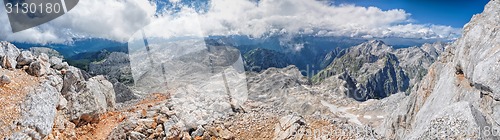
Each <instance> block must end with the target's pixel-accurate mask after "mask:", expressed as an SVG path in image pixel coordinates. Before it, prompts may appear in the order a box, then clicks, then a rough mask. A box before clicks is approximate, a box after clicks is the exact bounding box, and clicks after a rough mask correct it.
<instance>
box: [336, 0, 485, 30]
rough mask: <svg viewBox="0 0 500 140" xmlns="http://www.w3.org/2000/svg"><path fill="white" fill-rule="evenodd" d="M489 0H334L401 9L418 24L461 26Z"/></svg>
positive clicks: (384, 8)
mask: <svg viewBox="0 0 500 140" xmlns="http://www.w3.org/2000/svg"><path fill="white" fill-rule="evenodd" d="M488 1H489V0H335V1H334V3H335V4H336V5H337V4H341V3H343V4H355V5H359V6H365V7H367V6H374V7H378V8H380V9H382V10H390V9H403V10H405V11H406V12H408V13H411V18H412V19H413V20H415V21H414V22H415V23H418V24H439V25H449V26H452V27H455V28H462V27H463V26H464V25H465V24H466V23H467V22H469V21H470V19H471V18H472V16H473V15H474V14H477V13H481V12H482V11H483V9H484V6H485V5H486V3H488Z"/></svg>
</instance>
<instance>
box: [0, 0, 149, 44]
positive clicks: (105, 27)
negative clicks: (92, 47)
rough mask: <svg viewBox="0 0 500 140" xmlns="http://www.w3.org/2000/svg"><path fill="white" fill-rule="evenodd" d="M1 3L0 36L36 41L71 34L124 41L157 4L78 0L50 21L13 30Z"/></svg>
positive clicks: (61, 38) (63, 38) (138, 0)
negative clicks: (71, 7)
mask: <svg viewBox="0 0 500 140" xmlns="http://www.w3.org/2000/svg"><path fill="white" fill-rule="evenodd" d="M0 3H2V2H0ZM2 4H3V3H2ZM0 7H2V8H0V24H2V25H1V26H0V33H1V34H0V38H2V39H5V40H8V41H25V42H38V43H46V42H64V41H68V40H71V38H73V37H98V38H107V39H112V40H118V41H126V40H127V39H128V38H129V36H130V34H132V33H134V32H136V31H137V30H138V29H140V28H142V27H144V26H145V25H147V24H148V23H149V22H150V21H151V20H153V18H154V14H155V12H156V11H155V10H156V6H155V5H154V4H152V3H150V2H149V1H147V0H104V1H103V0H80V2H79V3H78V4H77V6H76V7H75V8H73V9H72V10H71V11H69V12H68V13H66V14H64V15H63V16H61V17H59V18H57V19H55V20H53V21H50V22H48V23H46V24H43V25H41V26H38V27H36V28H31V29H27V30H24V31H21V32H17V33H12V31H11V28H10V25H9V20H8V17H7V14H6V12H5V8H4V7H3V6H0Z"/></svg>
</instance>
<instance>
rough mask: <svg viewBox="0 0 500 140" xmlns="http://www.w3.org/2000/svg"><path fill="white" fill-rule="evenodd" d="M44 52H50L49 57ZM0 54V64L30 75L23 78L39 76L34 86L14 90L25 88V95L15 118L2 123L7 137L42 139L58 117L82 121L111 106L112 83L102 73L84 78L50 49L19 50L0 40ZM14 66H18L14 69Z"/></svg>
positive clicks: (89, 119)
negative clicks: (37, 83) (5, 124)
mask: <svg viewBox="0 0 500 140" xmlns="http://www.w3.org/2000/svg"><path fill="white" fill-rule="evenodd" d="M32 52H35V53H34V54H32ZM44 52H49V53H51V54H52V55H53V56H52V57H50V59H49V55H47V54H46V53H44ZM0 56H1V57H0V58H1V60H2V62H4V63H2V68H6V69H11V70H13V72H14V71H16V72H26V73H27V74H26V75H27V76H29V75H31V76H33V77H31V78H26V79H32V80H33V79H42V80H41V82H40V83H39V85H37V86H33V87H24V88H25V89H26V90H20V91H16V92H26V93H23V94H21V95H26V97H23V98H21V99H20V100H24V101H23V102H22V103H21V104H19V105H20V109H19V112H18V114H19V116H20V117H19V118H17V119H18V120H16V121H14V122H8V123H12V124H7V126H2V129H10V131H2V132H12V134H11V135H10V136H9V134H6V135H7V136H9V137H7V138H9V139H46V138H47V137H49V136H50V135H52V133H53V127H54V126H56V125H57V124H56V123H55V120H58V118H59V120H61V118H62V119H63V120H65V119H66V120H72V121H74V123H76V124H77V125H82V124H85V122H89V121H94V120H95V119H96V117H97V116H98V115H100V114H102V113H105V112H107V111H112V110H114V109H115V106H116V104H115V100H116V97H115V93H114V90H113V84H111V83H110V82H109V81H107V80H106V79H105V78H104V77H103V76H96V77H92V78H87V79H86V78H85V77H84V74H83V73H82V72H81V71H80V70H79V69H77V68H74V67H70V66H68V64H67V63H66V62H63V61H62V59H61V58H59V56H57V52H53V51H52V50H51V49H36V48H35V49H32V51H20V50H19V49H17V48H16V47H15V46H14V45H12V44H10V43H8V42H1V47H0ZM16 68H17V69H22V70H14V69H16ZM23 70H24V71H23ZM28 74H29V75H28ZM16 76H17V75H16ZM35 77H37V78H35ZM13 78H17V77H13ZM0 79H1V84H2V85H3V84H9V83H11V82H13V81H12V80H11V79H10V78H9V77H7V76H5V75H4V76H2V77H1V78H0ZM15 81H16V80H14V82H15ZM18 82H19V81H18ZM13 84H15V85H18V84H19V83H13ZM7 86H8V85H7ZM7 88H9V87H7ZM63 95H64V96H63ZM13 106H14V105H13ZM70 123H71V122H70Z"/></svg>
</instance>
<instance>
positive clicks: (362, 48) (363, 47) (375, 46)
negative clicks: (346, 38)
mask: <svg viewBox="0 0 500 140" xmlns="http://www.w3.org/2000/svg"><path fill="white" fill-rule="evenodd" d="M350 50H351V51H357V52H359V55H362V54H365V55H366V54H372V55H382V54H384V53H388V52H392V51H394V49H393V48H392V47H391V46H389V45H387V44H385V43H384V42H383V41H381V40H372V41H369V42H365V43H362V44H360V45H358V46H356V47H353V48H351V49H350Z"/></svg>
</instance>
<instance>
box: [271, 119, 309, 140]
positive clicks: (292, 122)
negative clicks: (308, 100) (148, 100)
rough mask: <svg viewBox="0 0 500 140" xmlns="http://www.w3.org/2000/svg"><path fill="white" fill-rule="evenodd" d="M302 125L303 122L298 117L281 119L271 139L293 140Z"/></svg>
mask: <svg viewBox="0 0 500 140" xmlns="http://www.w3.org/2000/svg"><path fill="white" fill-rule="evenodd" d="M302 125H305V121H304V119H303V118H302V117H300V116H295V115H288V116H285V117H282V118H281V119H280V120H279V123H278V124H276V126H275V128H274V138H273V139H277V140H285V139H293V138H295V135H296V134H297V131H298V130H299V129H300V127H301V126H302Z"/></svg>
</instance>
